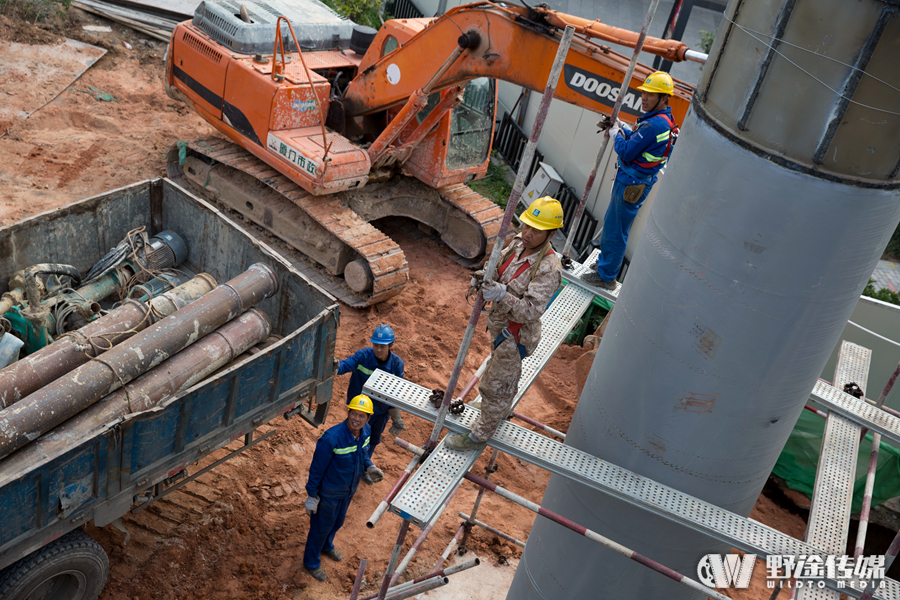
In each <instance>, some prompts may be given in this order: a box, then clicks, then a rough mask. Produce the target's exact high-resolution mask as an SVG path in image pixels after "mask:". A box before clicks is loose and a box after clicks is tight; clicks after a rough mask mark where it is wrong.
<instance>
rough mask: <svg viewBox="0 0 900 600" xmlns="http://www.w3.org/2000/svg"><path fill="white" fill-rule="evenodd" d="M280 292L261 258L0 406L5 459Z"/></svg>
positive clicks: (0, 446)
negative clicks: (8, 404) (19, 398)
mask: <svg viewBox="0 0 900 600" xmlns="http://www.w3.org/2000/svg"><path fill="white" fill-rule="evenodd" d="M277 291H278V280H277V278H276V276H275V273H274V271H273V270H272V269H271V268H269V267H268V266H266V265H264V264H261V263H258V264H255V265H251V266H250V268H249V269H248V270H247V271H245V272H244V273H241V274H240V275H238V276H237V277H235V278H234V279H232V280H231V281H229V282H228V283H226V284H223V285H220V286H219V287H217V288H216V289H214V290H213V291H211V292H209V293H208V294H206V295H205V296H203V297H202V298H200V299H199V300H195V301H194V302H192V303H191V304H189V305H187V306H186V307H184V308H183V309H181V310H179V311H177V312H176V313H175V314H173V315H170V316H168V317H166V318H165V319H163V320H161V321H160V322H159V323H156V324H155V325H152V326H151V327H149V328H147V329H145V330H144V331H142V332H140V333H138V334H136V335H135V336H134V337H132V338H131V339H130V340H127V341H125V342H123V343H121V344H119V345H118V346H115V347H114V348H112V349H111V350H108V351H107V352H104V353H103V354H101V355H100V356H98V357H95V358H93V359H91V360H90V361H89V362H87V363H86V364H83V365H81V366H80V367H78V368H77V369H75V370H74V371H72V372H71V373H69V374H67V375H66V376H64V377H62V378H60V379H58V380H57V381H54V382H52V383H50V384H48V385H46V386H44V387H43V388H41V389H39V390H38V391H36V392H35V393H33V394H31V395H30V396H28V397H26V398H25V399H23V400H22V401H20V402H19V403H17V404H15V405H14V406H11V407H9V408H7V409H5V410H2V411H0V458H2V457H5V456H7V455H8V454H9V453H10V452H12V451H14V450H16V449H18V448H21V447H22V446H24V445H25V444H27V443H28V442H31V441H34V440H35V439H37V438H38V437H39V436H40V435H41V434H43V433H45V432H47V431H49V430H50V429H53V428H54V427H56V426H57V425H59V424H60V423H62V422H64V421H66V420H67V419H70V418H71V417H73V416H75V415H76V414H78V413H79V412H81V411H82V410H84V409H85V408H87V407H88V406H90V405H91V404H93V403H94V402H96V401H97V400H99V399H100V398H102V397H103V396H105V395H106V394H108V393H110V392H112V391H114V390H116V389H118V388H119V387H121V386H123V385H125V384H126V383H128V382H129V381H131V380H132V379H134V378H135V377H137V376H139V375H141V374H142V373H145V372H147V371H149V370H150V369H152V368H153V367H155V366H156V365H158V364H160V363H161V362H163V361H164V360H166V359H168V358H169V357H170V356H172V355H174V354H175V353H177V352H179V351H181V350H183V349H184V348H186V347H187V346H190V345H191V344H193V343H194V342H196V341H197V340H199V339H201V338H202V337H204V336H205V335H207V334H208V333H210V332H212V331H214V330H216V329H217V328H219V327H220V326H221V325H224V324H225V323H227V322H228V321H230V320H231V319H233V318H235V317H237V316H238V315H240V314H241V313H243V312H244V311H245V310H247V309H248V308H250V307H251V306H253V305H254V304H256V303H257V302H260V301H261V300H263V299H265V298H268V297H269V296H272V295H273V294H275V292H277Z"/></svg>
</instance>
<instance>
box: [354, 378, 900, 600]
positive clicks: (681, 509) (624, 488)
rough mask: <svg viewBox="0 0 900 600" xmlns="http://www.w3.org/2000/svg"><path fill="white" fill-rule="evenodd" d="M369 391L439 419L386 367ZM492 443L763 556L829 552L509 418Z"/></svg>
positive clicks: (465, 418) (458, 422)
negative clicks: (567, 444)
mask: <svg viewBox="0 0 900 600" xmlns="http://www.w3.org/2000/svg"><path fill="white" fill-rule="evenodd" d="M364 390H365V392H366V393H367V394H369V395H371V396H372V397H373V398H375V399H377V400H380V401H382V402H385V403H387V404H389V405H391V406H396V407H399V408H400V409H402V410H404V411H407V412H409V413H412V414H413V415H415V416H418V417H421V418H424V419H428V420H430V421H434V420H435V419H436V418H437V410H435V409H434V408H433V407H432V406H431V403H430V402H429V401H428V398H429V396H430V395H431V390H429V389H427V388H424V387H422V386H419V385H416V384H414V383H412V382H410V381H406V380H404V379H400V378H398V377H395V376H393V375H389V374H387V373H385V372H384V371H381V370H376V371H375V372H374V373H373V374H372V376H371V377H370V378H369V381H368V382H367V383H366V385H365V387H364ZM478 412H479V411H478V410H476V409H474V408H472V407H470V406H466V407H464V412H463V414H461V415H459V416H454V415H448V416H447V420H446V421H445V422H444V424H445V426H446V427H447V429H450V430H451V431H454V432H456V433H467V432H468V431H469V430H470V428H471V425H472V423H473V422H474V421H475V419H476V418H477V416H478ZM488 445H489V446H491V447H493V448H496V449H498V450H500V451H501V452H506V453H507V454H511V455H512V456H515V457H517V458H520V459H522V460H524V461H527V462H530V463H532V464H534V465H537V466H539V467H541V468H544V469H547V470H548V471H551V472H553V473H556V474H558V475H562V476H564V477H568V478H570V479H572V480H573V481H577V482H579V483H582V484H584V485H587V486H589V487H591V488H593V489H596V490H599V491H601V492H604V493H607V494H610V495H612V496H614V497H616V498H619V499H621V500H623V501H625V502H628V503H629V504H632V505H634V506H637V507H639V508H642V509H644V510H647V511H649V512H651V513H653V514H656V515H659V516H661V517H664V518H666V519H669V520H672V521H675V522H677V523H680V524H682V525H685V526H686V527H689V528H691V529H693V530H695V531H699V532H701V533H704V534H707V535H709V536H710V537H713V538H715V539H718V540H721V541H723V542H726V543H728V544H731V545H732V546H734V547H735V548H738V549H740V550H743V551H745V552H749V553H752V554H757V555H759V556H769V555H789V556H799V555H801V554H803V555H811V554H814V555H818V556H823V557H824V556H826V555H827V554H828V553H827V552H825V551H823V550H822V549H820V548H816V547H814V546H812V545H810V544H805V543H803V542H801V541H799V540H796V539H794V538H792V537H790V536H787V535H785V534H783V533H781V532H779V531H776V530H774V529H772V528H770V527H766V526H765V525H763V524H761V523H757V522H756V521H752V520H750V519H746V518H744V517H741V516H738V515H736V514H734V513H730V512H728V511H726V510H722V509H721V508H719V507H717V506H715V505H713V504H710V503H708V502H703V501H702V500H698V499H697V498H694V497H692V496H689V495H687V494H683V493H681V492H679V491H678V490H675V489H673V488H670V487H667V486H664V485H661V484H659V483H657V482H655V481H653V480H652V479H648V478H646V477H642V476H640V475H637V474H636V473H632V472H631V471H628V470H626V469H622V468H621V467H617V466H616V465H613V464H611V463H608V462H606V461H604V460H602V459H599V458H597V457H595V456H591V455H590V454H587V453H585V452H582V451H580V450H577V449H575V448H572V447H570V446H566V445H564V444H561V443H559V442H557V441H555V440H552V439H550V438H547V437H544V436H542V435H540V434H537V433H535V432H532V431H530V430H528V429H525V428H523V427H519V426H518V425H513V424H512V423H510V422H508V421H504V422H503V423H502V424H501V425H500V427H499V429H498V430H497V432H496V433H495V434H494V437H492V438H491V439H490V441H489V442H488ZM445 452H446V451H445ZM432 456H434V453H433V454H432ZM430 461H431V457H429V460H428V461H426V462H425V464H424V465H423V466H422V467H421V468H420V469H419V471H417V472H416V474H415V475H413V478H418V479H420V480H421V481H424V479H421V478H423V477H424V475H423V476H419V473H420V472H422V471H423V470H425V469H429V468H431V467H430V466H429V464H430ZM433 464H437V463H433ZM412 485H413V480H412V478H411V479H410V482H408V483H407V485H406V487H404V489H403V490H401V492H400V494H398V495H397V498H395V503H396V506H392V510H393V511H394V512H398V513H400V512H401V511H405V512H406V514H407V515H410V516H413V515H412V514H411V513H410V510H416V509H415V508H414V507H413V505H412V503H411V502H410V501H411V498H405V499H404V500H403V501H404V503H405V504H404V505H403V507H405V508H401V506H400V505H399V498H400V497H401V495H403V494H404V492H406V491H407V490H409V489H410V488H411V486H412ZM417 485H419V486H420V487H419V489H420V490H421V489H423V484H417ZM419 493H422V492H419ZM428 504H431V502H429V503H428ZM438 506H439V505H438ZM407 509H409V510H407ZM436 510H437V506H435V507H434V509H433V510H432V511H431V512H428V513H426V512H421V513H417V514H415V515H414V516H415V518H416V519H418V522H419V523H424V522H427V521H428V519H429V518H430V517H431V516H432V515H433V514H434V511H436ZM824 581H825V583H826V585H828V586H829V587H832V588H835V589H837V581H835V580H833V579H827V578H826V579H825V580H824ZM842 591H843V592H844V593H846V594H848V595H851V596H854V597H859V595H860V592H859V591H858V590H855V589H850V588H847V589H842ZM876 598H882V599H883V600H900V584H898V583H897V582H896V581H894V580H891V579H887V580H885V587H884V588H883V589H881V590H879V592H878V593H877V594H876Z"/></svg>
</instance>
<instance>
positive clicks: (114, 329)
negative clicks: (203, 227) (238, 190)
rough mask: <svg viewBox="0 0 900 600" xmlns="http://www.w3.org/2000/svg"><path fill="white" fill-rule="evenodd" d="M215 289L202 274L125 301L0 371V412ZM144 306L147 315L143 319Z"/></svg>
mask: <svg viewBox="0 0 900 600" xmlns="http://www.w3.org/2000/svg"><path fill="white" fill-rule="evenodd" d="M215 287H216V280H215V279H213V278H212V277H210V276H209V275H207V274H206V273H200V274H199V275H197V276H196V277H194V278H193V279H191V280H190V281H187V282H185V283H183V284H181V285H180V286H178V287H176V288H175V289H173V290H170V291H168V292H166V293H165V294H161V295H159V296H157V297H156V298H153V299H152V300H150V301H149V302H147V303H145V302H138V301H137V300H129V301H127V302H125V303H124V304H123V305H122V306H120V307H119V308H117V309H116V310H114V311H112V312H110V313H109V314H108V315H105V316H103V317H100V318H99V319H97V320H96V321H93V322H91V323H89V324H87V325H85V326H84V327H82V328H81V329H78V330H76V331H70V332H69V333H67V334H66V335H64V336H61V337H60V338H59V339H57V340H56V341H55V342H53V343H52V344H50V345H49V346H47V347H45V348H41V349H40V350H38V351H37V352H35V353H33V354H31V355H29V356H27V357H26V358H23V359H22V360H20V361H17V362H15V363H13V364H11V365H10V366H8V367H6V368H5V369H3V370H2V371H0V409H4V408H7V407H8V406H10V405H12V404H15V403H16V402H18V401H19V400H21V399H22V398H25V397H26V396H28V395H29V394H31V393H33V392H36V391H37V390H39V389H40V388H42V387H44V386H45V385H47V384H48V383H50V382H51V381H56V380H57V379H59V378H60V377H62V376H63V375H65V374H66V373H68V372H69V371H71V370H72V369H75V368H76V367H79V366H81V365H83V364H84V363H86V362H87V361H88V360H90V359H91V358H93V357H95V356H97V355H98V354H100V353H101V352H104V351H106V350H109V349H110V347H111V346H115V345H116V344H118V343H120V342H123V341H125V340H127V339H128V338H130V337H131V336H132V335H134V334H136V333H137V332H139V331H141V330H143V329H146V328H147V327H149V326H150V325H152V324H153V323H155V322H156V321H157V320H158V319H159V318H161V317H166V316H168V315H171V314H172V313H174V312H175V311H176V310H178V309H180V308H184V307H185V306H187V305H188V304H190V303H191V302H193V301H194V300H196V299H197V298H199V297H201V296H203V295H204V294H206V293H207V292H209V291H211V290H212V289H213V288H215ZM148 305H149V310H150V314H149V315H148V314H147V311H148Z"/></svg>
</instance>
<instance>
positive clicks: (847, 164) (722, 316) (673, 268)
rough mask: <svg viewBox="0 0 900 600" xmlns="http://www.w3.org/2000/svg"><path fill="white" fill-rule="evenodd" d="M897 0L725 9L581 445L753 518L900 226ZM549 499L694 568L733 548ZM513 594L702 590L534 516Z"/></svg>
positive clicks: (574, 495)
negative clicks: (890, 0) (771, 42)
mask: <svg viewBox="0 0 900 600" xmlns="http://www.w3.org/2000/svg"><path fill="white" fill-rule="evenodd" d="M897 10H898V9H897V7H895V6H892V5H891V4H888V3H885V2H881V1H879V0H858V1H854V2H846V1H844V0H752V1H751V0H743V1H739V0H733V1H732V2H731V4H730V5H729V8H728V10H727V13H726V14H727V20H726V21H725V22H723V25H722V27H721V28H720V29H719V32H718V35H717V39H716V43H715V44H714V46H713V49H712V53H711V56H710V60H709V62H708V63H707V64H706V65H705V67H704V76H703V79H701V81H700V84H699V86H698V91H697V93H696V95H695V97H694V104H693V108H692V110H691V112H690V114H689V116H688V118H687V120H686V122H685V124H684V126H683V128H682V135H681V138H680V139H679V140H678V143H677V146H676V148H675V151H674V154H673V158H672V160H671V161H670V166H669V172H668V173H667V174H666V177H665V179H664V186H663V187H661V188H660V189H659V192H658V194H659V195H658V197H657V199H656V203H655V204H654V206H653V208H652V210H651V212H650V216H649V219H648V222H647V225H646V228H645V230H644V236H643V238H642V239H641V241H640V244H639V247H638V249H637V251H636V252H635V259H634V261H633V263H632V266H631V268H630V270H629V271H628V277H627V279H626V281H625V286H624V288H623V290H622V293H621V295H620V297H619V301H618V303H617V304H616V307H615V309H614V311H613V315H612V317H611V319H610V322H609V326H608V328H607V331H606V334H605V335H604V337H603V342H602V344H601V345H600V348H599V350H598V352H597V357H596V359H595V360H594V365H593V367H592V369H591V373H590V375H589V377H588V380H587V384H586V386H585V389H584V392H583V393H582V396H581V399H580V402H579V404H578V407H577V409H576V411H575V415H574V417H573V420H572V424H571V426H570V427H569V430H568V436H567V438H566V443H567V444H570V445H572V446H574V447H576V448H579V449H581V450H584V451H586V452H590V453H591V454H594V455H597V456H599V457H601V458H603V459H605V460H608V461H610V462H612V463H615V464H617V465H620V466H622V467H625V468H627V469H630V470H632V471H635V472H637V473H639V474H641V475H644V476H647V477H650V478H652V479H655V480H657V481H659V482H661V483H664V484H666V485H669V486H672V487H674V488H677V489H679V490H681V491H683V492H686V493H688V494H691V495H693V496H696V497H698V498H701V499H703V500H706V501H709V502H712V503H714V504H717V505H719V506H721V507H723V508H726V509H728V510H730V511H733V512H736V513H738V514H741V515H744V516H746V515H749V514H750V510H751V509H752V507H753V505H754V503H755V501H756V499H757V497H758V495H759V493H760V491H761V490H762V488H763V485H764V484H765V481H766V479H767V477H768V475H769V473H770V472H771V470H772V467H773V465H774V464H775V461H776V460H777V458H778V455H779V454H780V452H781V449H782V447H783V446H784V443H785V441H786V440H787V437H788V435H789V434H790V432H791V429H792V428H793V426H794V423H795V422H796V420H797V417H798V415H799V414H800V411H801V410H802V409H803V405H804V403H805V402H806V400H807V398H808V395H809V392H810V390H811V389H812V387H813V385H814V383H815V381H816V378H817V377H818V376H819V373H820V372H821V370H822V368H823V367H824V365H825V363H826V361H827V360H828V356H829V354H830V353H831V351H832V349H833V348H834V346H835V344H836V343H837V341H838V337H839V335H840V333H841V331H842V329H843V327H844V325H845V323H846V320H847V318H848V317H849V316H850V313H851V312H852V310H853V308H854V306H855V305H856V302H857V299H858V297H859V294H860V293H861V291H862V289H863V287H864V286H865V284H866V282H867V280H868V277H869V275H870V274H871V273H872V271H873V269H874V267H875V265H876V263H877V260H878V258H879V255H880V254H881V252H882V250H883V249H884V247H885V245H886V244H887V242H888V240H889V238H890V236H891V234H892V232H893V231H894V229H895V228H896V226H897V223H898V220H900V193H898V187H900V186H898V183H897V179H896V172H897V166H898V163H900V117H898V115H897V114H892V113H900V92H898V91H897V90H896V89H892V87H891V86H894V87H898V88H900V69H898V68H897V62H896V61H897V57H898V56H900V17H898V16H897V14H896V11H897ZM732 21H734V22H736V23H737V25H734V24H732ZM756 32H760V33H756ZM767 35H772V36H774V37H776V38H780V39H782V40H783V42H781V43H779V44H778V45H777V47H776V48H775V50H777V52H776V51H774V50H772V49H771V48H770V47H769V45H768V42H769V38H768V37H766V36H767ZM753 36H755V37H756V38H759V39H754V37H753ZM760 40H762V41H760ZM794 46H800V47H801V48H803V49H806V50H809V51H810V52H807V51H804V50H801V49H799V48H796V47H794ZM779 52H780V53H783V54H784V55H785V56H781V55H780V54H778V53H779ZM788 59H790V61H793V62H794V63H796V66H795V65H794V64H791V62H789V60H788ZM831 59H834V60H831ZM849 65H856V66H857V69H858V70H854V69H853V68H851V67H850V66H849ZM862 71H865V72H866V73H867V74H866V75H863V76H861V77H860V76H859V74H861V72H862ZM807 72H808V73H807ZM870 75H871V76H870ZM872 76H874V77H877V78H878V79H881V80H883V81H885V82H887V83H889V84H890V85H885V84H884V83H881V82H879V81H878V80H877V79H875V78H874V77H872ZM816 79H818V80H821V81H817V80H816ZM826 86H827V87H826ZM829 87H830V88H833V90H837V93H836V92H835V91H832V90H831V89H829ZM846 98H849V99H852V102H849V101H848V100H846ZM861 105H867V106H869V107H875V108H881V109H884V110H883V111H879V110H875V109H873V108H866V107H865V106H861ZM884 111H888V112H884ZM543 504H544V506H545V507H547V508H549V509H550V510H553V511H555V512H558V513H560V514H562V515H564V516H566V517H568V518H570V519H572V520H574V521H576V522H577V523H580V524H582V525H584V526H586V527H588V528H590V529H594V530H596V531H598V532H600V533H601V534H603V535H606V536H608V537H610V538H612V539H614V540H616V541H618V542H620V543H622V544H624V545H626V546H628V547H630V548H632V549H634V550H637V551H638V552H640V553H642V554H644V555H646V556H649V557H650V558H653V559H655V560H657V561H660V562H662V563H663V564H665V565H667V566H669V567H671V568H673V569H676V570H678V571H680V572H682V573H684V574H686V575H689V576H691V577H696V568H697V563H698V561H699V559H700V557H701V556H702V555H704V554H706V553H708V552H727V551H728V548H727V547H723V546H722V544H721V543H719V542H714V541H712V540H711V539H710V538H708V537H705V536H702V535H700V534H697V533H694V532H692V531H690V530H687V529H685V528H683V527H680V526H676V525H674V524H672V523H671V522H670V521H667V520H665V519H662V518H660V517H655V516H653V515H650V514H648V513H645V512H643V511H640V510H638V509H634V508H630V507H629V506H626V505H624V504H623V503H622V502H620V501H617V500H614V499H612V498H610V497H608V496H606V495H604V494H602V493H600V492H596V491H593V490H590V489H588V488H585V487H584V486H581V485H578V484H575V483H572V482H571V481H569V480H567V479H565V478H562V477H560V476H556V475H554V476H553V477H552V479H551V481H550V484H549V486H548V488H547V491H546V493H545V495H544V500H543ZM507 597H508V598H510V599H515V600H520V599H532V598H533V599H539V598H546V599H553V600H557V599H564V598H565V599H569V598H574V599H579V600H580V599H585V600H587V599H591V600H594V599H597V598H615V599H616V600H622V599H631V598H635V599H637V598H641V599H642V600H645V599H648V600H649V599H652V600H656V599H666V600H676V599H682V598H685V599H686V598H699V597H701V596H700V595H698V594H696V593H694V592H690V591H689V590H688V589H687V588H685V587H683V586H680V585H678V584H676V583H674V582H672V581H671V580H669V579H666V578H664V577H662V576H661V575H658V574H656V573H654V572H652V571H650V570H649V569H646V568H644V567H641V566H639V565H637V564H635V563H633V562H631V561H628V560H627V559H625V558H623V557H621V556H619V555H617V554H614V553H613V552H611V551H609V550H606V549H604V548H602V547H600V546H598V545H596V544H592V543H591V542H589V541H588V540H586V539H585V538H583V537H580V536H578V535H576V534H574V533H571V532H569V531H567V530H565V529H563V528H561V527H559V526H558V525H555V524H552V523H550V522H548V521H545V520H542V519H541V518H540V517H538V518H537V520H536V522H535V524H534V528H533V529H532V532H531V535H530V537H529V539H528V544H527V546H526V548H525V553H524V556H523V558H522V561H521V562H520V564H519V569H518V571H517V573H516V576H515V579H514V581H513V584H512V587H511V588H510V592H509V595H508V596H507Z"/></svg>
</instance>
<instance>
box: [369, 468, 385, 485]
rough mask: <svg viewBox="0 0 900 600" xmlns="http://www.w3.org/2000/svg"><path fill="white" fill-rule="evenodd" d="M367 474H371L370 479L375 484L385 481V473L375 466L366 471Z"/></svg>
mask: <svg viewBox="0 0 900 600" xmlns="http://www.w3.org/2000/svg"><path fill="white" fill-rule="evenodd" d="M366 473H368V474H369V477H371V478H372V481H374V482H375V483H378V482H379V481H381V480H382V479H384V473H383V472H382V471H381V469H379V468H378V467H376V466H375V465H372V466H371V467H369V468H368V469H366Z"/></svg>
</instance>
